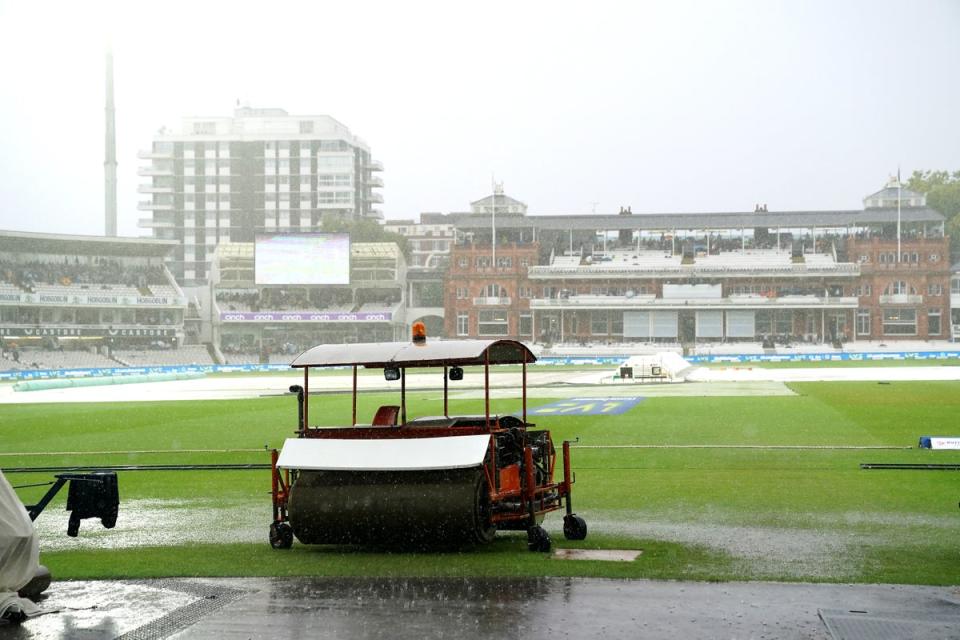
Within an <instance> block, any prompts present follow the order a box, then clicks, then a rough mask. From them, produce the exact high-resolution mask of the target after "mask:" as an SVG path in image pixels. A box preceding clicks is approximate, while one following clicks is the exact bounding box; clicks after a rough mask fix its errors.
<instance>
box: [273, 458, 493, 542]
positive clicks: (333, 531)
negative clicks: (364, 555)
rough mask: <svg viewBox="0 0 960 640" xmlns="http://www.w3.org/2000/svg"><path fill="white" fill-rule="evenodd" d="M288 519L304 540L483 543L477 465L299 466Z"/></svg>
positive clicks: (483, 501)
mask: <svg viewBox="0 0 960 640" xmlns="http://www.w3.org/2000/svg"><path fill="white" fill-rule="evenodd" d="M289 519H290V524H291V526H292V527H293V532H294V534H295V535H296V537H297V539H298V540H299V541H300V542H302V543H305V544H345V543H361V544H362V543H381V542H383V543H400V544H403V543H416V544H421V545H422V544H424V543H427V544H430V543H434V544H436V543H440V544H448V543H462V542H488V541H490V540H492V539H493V535H494V533H495V532H496V529H495V527H494V526H492V525H491V524H490V509H489V502H488V497H487V491H486V481H485V476H484V473H483V469H482V468H481V467H479V466H478V467H473V468H467V469H441V470H430V471H299V472H298V473H297V475H296V479H295V480H294V482H293V484H292V486H291V488H290V501H289Z"/></svg>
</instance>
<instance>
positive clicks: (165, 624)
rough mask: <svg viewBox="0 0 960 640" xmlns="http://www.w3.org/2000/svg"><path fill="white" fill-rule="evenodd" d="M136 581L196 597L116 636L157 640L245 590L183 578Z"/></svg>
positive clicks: (124, 639) (236, 597)
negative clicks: (163, 614) (159, 616)
mask: <svg viewBox="0 0 960 640" xmlns="http://www.w3.org/2000/svg"><path fill="white" fill-rule="evenodd" d="M138 584H148V585H150V586H152V587H156V588H158V589H168V590H171V591H179V592H181V593H186V594H189V595H192V596H196V598H197V599H196V600H194V601H193V602H191V603H190V604H187V605H185V606H182V607H180V608H179V609H174V610H173V611H171V612H170V613H168V614H167V615H165V616H163V617H161V618H157V619H156V620H153V621H152V622H148V623H147V624H145V625H143V626H141V627H138V628H136V629H133V630H132V631H128V632H127V633H125V634H123V635H122V636H120V637H119V638H117V640H161V639H162V638H166V637H168V636H171V635H173V634H174V633H176V632H178V631H182V630H183V629H186V628H187V627H189V626H190V625H192V624H194V623H195V622H198V621H199V620H200V619H201V618H203V617H204V616H206V615H208V614H210V613H213V612H214V611H216V610H217V609H220V608H221V607H224V606H226V605H228V604H230V603H231V602H233V601H235V600H239V599H240V598H242V597H243V596H245V595H247V593H248V592H247V591H245V590H243V589H234V588H232V587H223V586H218V585H212V584H204V583H197V582H189V581H186V580H150V581H144V582H140V583H138Z"/></svg>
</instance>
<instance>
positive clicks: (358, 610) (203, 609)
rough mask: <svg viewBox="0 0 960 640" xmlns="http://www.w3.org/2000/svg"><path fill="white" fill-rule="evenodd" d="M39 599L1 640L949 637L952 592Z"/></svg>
mask: <svg viewBox="0 0 960 640" xmlns="http://www.w3.org/2000/svg"><path fill="white" fill-rule="evenodd" d="M48 593H49V597H48V598H47V599H46V600H45V601H44V602H43V603H42V606H43V607H44V609H47V610H51V611H53V610H58V611H53V612H51V613H49V614H46V615H43V616H41V617H39V618H36V619H33V620H30V621H28V622H26V623H24V624H23V625H22V626H20V627H0V638H4V639H6V638H11V639H17V640H20V639H23V640H26V639H35V640H40V639H59V638H69V639H71V640H73V639H81V640H101V639H107V638H118V637H122V638H141V639H147V638H158V639H159V638H176V639H178V640H185V639H188V638H191V639H192V638H225V639H228V640H232V639H248V638H264V639H267V638H269V639H271V640H278V639H285V638H290V639H294V638H417V639H421V638H450V637H457V638H491V639H492V638H531V639H536V638H558V637H565V638H592V637H603V638H605V639H610V638H638V637H644V638H670V639H671V640H677V639H680V638H683V639H687V638H826V639H829V638H835V637H847V638H858V637H863V638H880V637H889V638H903V637H912V638H960V589H958V588H956V587H916V586H900V585H811V584H787V583H759V582H752V583H700V582H655V581H644V580H631V581H626V580H598V579H579V578H574V579H566V578H551V579H511V580H504V579H367V578H356V579H354V578H349V579H337V578H286V579H263V578H237V579H190V580H187V579H183V580H180V579H178V580H144V581H122V582H121V581H103V582H55V583H54V584H53V586H52V587H51V588H50V591H49V592H48ZM878 630H879V631H878ZM878 634H879V635H878Z"/></svg>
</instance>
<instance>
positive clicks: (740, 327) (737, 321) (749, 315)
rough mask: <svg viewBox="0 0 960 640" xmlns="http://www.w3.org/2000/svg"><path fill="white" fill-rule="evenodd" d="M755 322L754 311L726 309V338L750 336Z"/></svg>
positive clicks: (753, 332) (754, 332)
mask: <svg viewBox="0 0 960 640" xmlns="http://www.w3.org/2000/svg"><path fill="white" fill-rule="evenodd" d="M756 324H757V323H756V311H727V337H728V338H752V337H753V336H754V335H756V333H757V331H756Z"/></svg>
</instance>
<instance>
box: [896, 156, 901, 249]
mask: <svg viewBox="0 0 960 640" xmlns="http://www.w3.org/2000/svg"><path fill="white" fill-rule="evenodd" d="M900 189H901V186H900V167H897V262H900Z"/></svg>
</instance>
